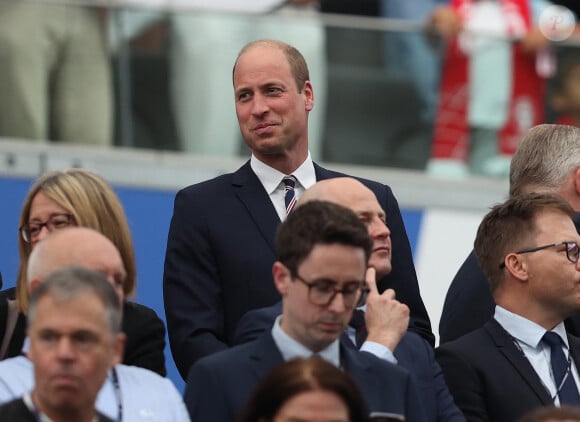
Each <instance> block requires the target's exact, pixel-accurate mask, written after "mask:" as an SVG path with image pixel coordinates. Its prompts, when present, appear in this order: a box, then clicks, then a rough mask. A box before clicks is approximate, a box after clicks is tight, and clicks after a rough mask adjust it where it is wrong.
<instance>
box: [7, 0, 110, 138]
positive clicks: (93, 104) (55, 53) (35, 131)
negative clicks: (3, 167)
mask: <svg viewBox="0 0 580 422" xmlns="http://www.w3.org/2000/svg"><path fill="white" fill-rule="evenodd" d="M102 18H104V14H103V13H101V12H100V11H99V9H96V8H91V7H87V6H86V5H80V6H75V5H71V4H68V5H59V4H55V3H54V2H50V3H49V4H43V3H42V2H24V1H2V2H0V93H1V95H2V100H1V101H0V136H4V137H14V138H24V139H33V140H38V141H46V140H51V141H62V142H75V143H79V144H98V145H109V144H111V142H112V115H113V111H112V105H113V99H112V96H113V94H112V88H111V74H110V65H109V57H108V53H107V46H106V42H105V37H104V33H103V32H102V22H103V19H102Z"/></svg>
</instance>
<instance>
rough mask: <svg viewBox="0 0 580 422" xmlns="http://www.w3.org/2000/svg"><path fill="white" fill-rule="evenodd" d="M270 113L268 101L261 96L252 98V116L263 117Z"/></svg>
mask: <svg viewBox="0 0 580 422" xmlns="http://www.w3.org/2000/svg"><path fill="white" fill-rule="evenodd" d="M267 111H268V104H267V102H266V99H265V98H264V97H263V96H262V95H261V94H256V95H254V97H253V98H252V114H253V115H254V116H263V115H264V114H266V112H267Z"/></svg>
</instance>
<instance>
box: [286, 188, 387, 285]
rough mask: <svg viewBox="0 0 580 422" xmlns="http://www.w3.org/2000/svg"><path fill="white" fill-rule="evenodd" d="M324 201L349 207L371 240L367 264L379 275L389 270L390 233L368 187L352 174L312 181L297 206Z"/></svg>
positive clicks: (381, 275) (382, 212)
mask: <svg viewBox="0 0 580 422" xmlns="http://www.w3.org/2000/svg"><path fill="white" fill-rule="evenodd" d="M314 200H317V201H328V202H332V203H335V204H338V205H342V206H343V207H346V208H349V209H351V210H352V211H354V212H355V214H356V215H358V217H359V218H360V219H361V220H362V221H363V222H364V223H365V224H366V226H367V229H368V231H369V234H370V235H371V237H372V239H373V252H372V254H371V257H370V259H369V266H371V267H374V268H375V269H376V271H377V277H379V278H381V277H384V276H385V275H387V274H389V273H390V272H391V268H392V267H391V237H390V235H391V232H390V231H389V229H388V227H387V226H386V219H385V212H384V210H383V209H382V207H381V205H380V204H379V201H378V200H377V197H376V196H375V194H374V193H373V191H372V190H370V189H369V188H367V187H366V186H365V185H364V184H362V183H361V182H359V181H358V180H356V179H353V178H352V177H337V178H334V179H326V180H321V181H320V182H317V183H315V184H314V185H313V186H311V187H310V188H308V189H306V191H305V192H304V193H303V194H302V195H301V196H300V199H299V200H298V203H297V206H300V205H302V204H305V203H307V202H309V201H314Z"/></svg>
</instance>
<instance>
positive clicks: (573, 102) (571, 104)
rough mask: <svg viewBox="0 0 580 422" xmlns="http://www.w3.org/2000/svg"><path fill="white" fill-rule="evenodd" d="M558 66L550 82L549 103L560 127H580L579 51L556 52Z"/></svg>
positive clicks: (575, 49)
mask: <svg viewBox="0 0 580 422" xmlns="http://www.w3.org/2000/svg"><path fill="white" fill-rule="evenodd" d="M558 57H559V58H558V66H557V71H556V74H555V75H554V78H553V80H552V84H551V92H550V98H549V102H550V105H551V106H552V109H553V110H554V112H555V113H556V122H555V123H557V124H561V125H571V126H580V50H578V47H575V48H574V47H573V48H561V49H559V50H558Z"/></svg>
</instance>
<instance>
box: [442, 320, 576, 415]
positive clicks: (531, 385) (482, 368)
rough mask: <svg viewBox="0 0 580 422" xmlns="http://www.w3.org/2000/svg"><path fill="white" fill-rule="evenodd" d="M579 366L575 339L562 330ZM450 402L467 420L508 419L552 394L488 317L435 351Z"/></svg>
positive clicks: (547, 402)
mask: <svg viewBox="0 0 580 422" xmlns="http://www.w3.org/2000/svg"><path fill="white" fill-rule="evenodd" d="M568 341H569V344H570V351H571V353H572V358H573V359H574V362H575V363H576V367H579V368H580V353H579V352H580V338H578V337H574V336H571V335H568ZM435 355H436V357H437V360H438V362H439V364H440V365H441V367H442V368H443V373H444V374H445V379H446V380H447V385H448V386H449V389H450V390H451V393H452V394H453V396H454V397H455V403H457V405H458V406H459V408H460V409H461V410H462V411H463V413H464V414H465V417H466V418H467V419H468V420H469V421H470V422H471V421H490V422H504V421H505V422H513V421H516V420H518V419H519V418H520V417H521V416H522V415H523V414H525V413H527V412H529V411H531V410H533V409H535V408H537V407H540V406H548V405H552V404H553V403H552V398H551V397H550V395H549V393H548V391H547V390H546V388H545V387H544V386H543V384H542V381H541V380H540V378H539V377H538V375H537V374H536V372H535V371H534V368H533V367H532V365H531V364H530V362H529V361H528V360H527V359H526V357H525V356H524V354H523V353H522V352H521V351H520V350H519V349H518V347H517V346H516V345H515V344H514V341H513V339H512V337H511V336H510V335H509V334H508V333H507V332H506V331H505V330H504V329H503V327H502V326H501V325H499V323H498V322H497V321H496V320H495V319H492V320H490V321H488V322H487V323H486V324H485V325H484V326H483V327H482V328H479V329H477V330H475V331H473V332H472V333H469V334H467V335H465V336H463V337H461V338H460V339H458V340H455V341H452V342H449V343H446V344H444V345H442V346H440V347H439V348H437V349H436V350H435Z"/></svg>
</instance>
